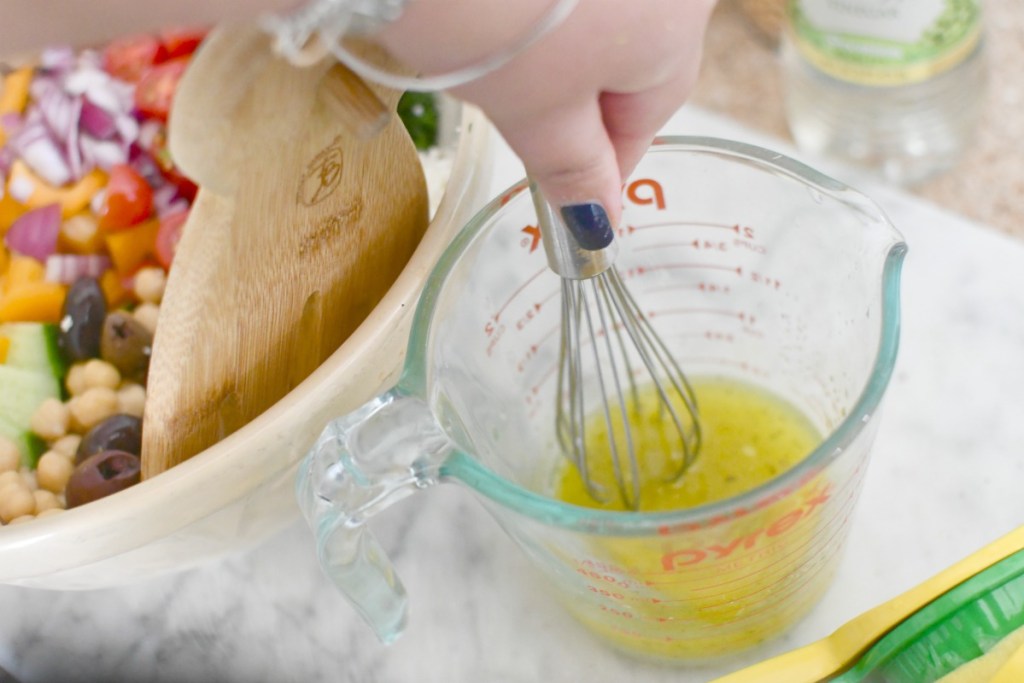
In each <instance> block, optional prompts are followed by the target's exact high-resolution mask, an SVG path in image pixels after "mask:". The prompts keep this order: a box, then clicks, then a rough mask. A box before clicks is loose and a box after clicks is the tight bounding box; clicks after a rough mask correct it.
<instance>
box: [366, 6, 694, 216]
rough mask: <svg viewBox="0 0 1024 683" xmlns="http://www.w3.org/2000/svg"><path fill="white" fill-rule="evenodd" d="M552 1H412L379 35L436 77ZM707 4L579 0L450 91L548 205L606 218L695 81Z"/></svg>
mask: <svg viewBox="0 0 1024 683" xmlns="http://www.w3.org/2000/svg"><path fill="white" fill-rule="evenodd" d="M552 6H553V0H415V1H413V2H410V3H409V5H408V6H407V9H406V11H405V13H404V14H403V16H402V17H401V18H400V19H399V20H398V21H397V22H395V23H394V24H392V25H391V26H389V27H387V28H386V29H385V30H384V31H383V32H382V33H381V34H380V36H379V39H380V41H381V42H382V43H383V44H384V45H385V46H386V47H387V48H388V50H389V51H390V52H391V53H392V54H393V55H394V56H395V57H397V58H398V59H399V60H401V61H403V62H405V63H407V64H409V65H410V66H413V67H415V68H417V69H419V70H421V71H423V72H424V73H427V74H431V73H441V72H444V71H447V70H451V69H453V68H459V67H463V66H465V65H466V64H470V63H473V61H474V60H479V59H481V58H486V57H487V56H489V55H490V54H492V53H493V51H494V50H496V49H500V48H501V47H502V46H505V45H508V44H510V43H513V42H514V41H516V40H518V39H520V37H521V36H522V35H524V34H525V33H526V32H528V31H529V30H530V28H531V26H532V25H533V24H534V23H536V22H537V21H538V20H539V18H540V17H542V16H543V15H544V14H545V13H546V12H548V11H549V10H550V8H551V7H552ZM713 6H714V0H640V1H638V2H626V1H625V0H579V2H578V4H577V6H576V8H575V9H574V10H573V11H572V13H571V14H570V15H569V16H568V17H567V18H566V19H565V21H564V22H563V23H562V24H561V25H559V26H558V27H556V28H555V29H554V30H552V31H551V32H550V33H548V34H547V35H545V36H544V37H542V38H541V39H540V40H538V41H537V42H536V43H534V44H533V45H531V46H530V47H529V48H527V49H526V50H525V51H523V52H522V53H521V54H519V55H517V56H516V57H515V58H514V59H512V60H511V61H510V62H508V63H507V64H505V65H504V66H502V67H501V68H499V69H497V70H496V71H494V72H492V73H489V74H486V75H484V76H483V77H481V78H479V79H477V80H474V81H472V82H470V83H468V84H466V85H463V86H461V87H458V88H455V89H454V90H453V91H452V94H454V95H455V96H457V97H459V98H462V99H465V100H467V101H469V102H473V103H474V104H477V105H478V106H480V107H481V109H483V110H484V112H485V113H486V114H487V115H488V117H489V118H490V119H491V120H492V121H493V122H494V124H495V126H496V127H497V129H498V130H499V131H500V132H501V134H502V135H503V136H504V138H505V140H506V141H507V142H508V144H509V146H510V147H511V148H512V149H513V151H515V152H516V154H518V155H519V157H520V159H522V161H523V164H524V165H525V167H526V169H527V172H528V173H529V174H530V175H531V177H532V178H533V179H534V180H536V181H537V183H538V185H539V186H540V188H541V190H542V192H543V193H544V194H545V196H546V197H547V199H548V201H549V202H551V203H552V204H553V205H555V206H557V207H564V206H570V205H579V204H591V203H594V202H596V203H598V204H600V205H602V206H603V207H604V208H605V210H606V211H607V213H608V216H609V219H610V222H611V225H612V226H615V225H617V224H618V222H619V219H620V217H621V213H622V200H621V187H622V183H623V181H624V179H625V178H626V177H627V176H628V175H629V173H630V172H631V171H632V169H633V168H634V167H635V165H636V164H637V162H638V161H639V160H640V158H641V157H642V156H643V154H644V152H645V151H646V150H647V148H648V146H649V145H650V143H651V141H652V140H653V138H654V136H655V134H656V133H657V131H658V129H659V128H661V126H662V125H664V123H665V122H666V121H667V120H668V118H669V117H670V116H671V115H672V114H673V113H674V112H675V111H676V110H678V108H679V107H680V106H681V105H682V104H683V102H684V101H685V100H686V98H687V97H688V96H689V94H690V91H691V90H692V88H693V86H694V83H695V81H696V78H697V72H698V67H699V64H700V58H701V51H702V46H703V36H704V31H705V28H706V26H707V22H708V19H709V17H710V14H711V10H712V8H713Z"/></svg>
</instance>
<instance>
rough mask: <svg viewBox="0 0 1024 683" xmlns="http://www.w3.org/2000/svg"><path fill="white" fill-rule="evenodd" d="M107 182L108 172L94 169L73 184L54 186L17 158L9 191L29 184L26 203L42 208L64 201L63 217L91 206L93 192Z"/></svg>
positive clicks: (31, 207)
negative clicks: (30, 190)
mask: <svg viewBox="0 0 1024 683" xmlns="http://www.w3.org/2000/svg"><path fill="white" fill-rule="evenodd" d="M106 182H107V174H106V173H104V172H103V171H101V170H100V169H98V168H94V169H93V170H91V171H89V173H87V174H85V175H84V176H83V177H82V179H81V180H79V181H78V182H77V183H75V184H73V185H66V186H64V187H53V186H52V185H50V184H48V183H47V182H46V181H45V180H43V179H42V178H40V177H39V176H37V175H36V174H35V173H33V172H32V169H30V168H29V167H28V166H27V165H26V164H25V162H24V161H22V160H21V159H18V160H16V161H15V162H14V163H13V164H11V177H10V180H8V182H7V187H8V190H9V189H10V188H12V187H16V186H18V185H22V184H24V185H28V186H30V187H31V188H32V192H31V194H30V195H29V196H28V199H26V200H25V206H27V207H28V208H30V209H38V208H41V207H44V206H48V205H49V204H60V212H61V216H63V217H64V218H70V217H71V216H74V215H75V214H76V213H79V212H80V211H82V210H83V209H85V207H87V206H89V202H90V201H92V198H93V195H95V194H96V193H97V192H99V191H100V190H101V189H102V188H103V186H104V185H105V184H106Z"/></svg>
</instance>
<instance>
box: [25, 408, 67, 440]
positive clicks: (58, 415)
mask: <svg viewBox="0 0 1024 683" xmlns="http://www.w3.org/2000/svg"><path fill="white" fill-rule="evenodd" d="M70 418H71V416H70V414H69V413H68V408H67V406H66V405H64V404H63V403H61V401H60V399H58V398H48V399H46V400H45V401H43V402H42V403H40V404H39V407H38V408H36V412H34V413H32V417H31V418H30V419H29V427H30V428H31V429H32V431H33V432H35V433H36V434H38V435H39V436H40V437H42V438H43V439H46V440H47V441H53V440H54V439H59V438H60V437H62V436H64V435H65V434H67V433H68V422H69V420H70Z"/></svg>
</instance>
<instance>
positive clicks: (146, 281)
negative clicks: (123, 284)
mask: <svg viewBox="0 0 1024 683" xmlns="http://www.w3.org/2000/svg"><path fill="white" fill-rule="evenodd" d="M166 286H167V275H166V273H164V269H163V268H157V267H155V266H151V267H149V268H141V269H139V272H137V273H136V274H135V283H134V287H133V289H134V290H135V296H137V297H139V301H144V302H146V303H151V304H158V303H160V300H161V299H163V298H164V288H165V287H166Z"/></svg>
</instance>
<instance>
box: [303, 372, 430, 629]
mask: <svg viewBox="0 0 1024 683" xmlns="http://www.w3.org/2000/svg"><path fill="white" fill-rule="evenodd" d="M449 450H450V444H449V441H448V439H447V437H446V436H445V435H444V434H443V432H442V431H441V429H440V427H438V426H437V423H436V421H435V420H434V417H433V415H432V414H431V412H430V409H429V407H428V406H427V404H426V403H424V402H423V401H422V400H421V399H419V398H416V397H410V396H406V395H403V394H401V393H400V392H398V391H397V390H391V391H389V392H387V393H385V394H383V395H381V396H378V397H376V398H374V399H373V400H371V401H370V402H368V403H366V404H365V405H363V406H362V407H361V408H359V409H358V410H356V411H355V412H353V413H350V414H348V415H346V416H344V417H341V418H339V419H337V420H334V421H332V422H331V423H329V424H328V425H327V427H326V428H325V429H324V431H323V433H322V434H321V435H320V438H319V439H317V442H316V445H315V446H314V447H313V449H312V450H311V451H310V452H309V454H307V456H306V458H305V460H304V461H303V463H302V466H301V468H300V471H299V477H298V480H297V482H296V494H297V496H298V501H299V507H300V508H301V509H302V512H303V515H304V516H305V517H306V521H307V522H308V523H309V525H310V527H311V528H312V530H313V533H314V535H315V537H316V547H317V554H318V555H319V559H320V564H321V566H322V567H323V568H324V571H325V573H326V574H327V576H328V577H329V578H330V579H331V581H333V582H334V584H335V586H337V588H338V589H339V590H340V591H341V592H342V593H343V594H344V595H345V597H346V598H347V599H348V601H349V602H350V603H351V604H352V605H353V606H354V607H355V609H356V611H357V612H358V613H359V614H360V616H362V617H363V619H364V620H365V621H366V622H367V623H368V624H369V625H370V626H371V627H372V628H373V630H374V631H375V632H376V634H377V637H378V638H380V640H381V641H383V642H385V643H389V642H392V641H394V640H395V639H396V638H397V637H398V636H399V635H400V634H401V633H402V630H403V629H404V628H405V621H406V614H407V612H408V607H407V598H406V593H405V588H404V587H403V585H402V581H401V579H399V578H398V576H397V575H396V574H395V571H394V567H393V566H392V564H391V560H390V559H389V558H388V557H387V554H386V553H385V551H384V549H383V548H382V547H381V545H380V543H379V542H378V541H377V539H376V537H375V536H374V535H373V533H372V532H370V531H369V530H368V529H367V528H366V526H365V522H366V521H367V520H369V519H370V518H371V517H373V516H374V515H375V514H377V513H378V512H379V511H381V510H383V509H385V508H387V507H389V506H390V505H392V504H393V503H395V502H397V501H398V500H401V499H402V498H405V497H406V496H408V495H411V494H412V493H414V492H415V491H417V490H419V489H422V488H425V487H427V486H430V485H432V484H435V483H437V481H438V471H439V468H440V463H441V461H442V460H443V459H444V457H445V455H446V454H447V453H448V451H449Z"/></svg>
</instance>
